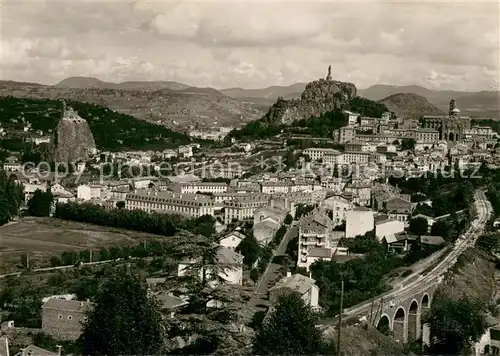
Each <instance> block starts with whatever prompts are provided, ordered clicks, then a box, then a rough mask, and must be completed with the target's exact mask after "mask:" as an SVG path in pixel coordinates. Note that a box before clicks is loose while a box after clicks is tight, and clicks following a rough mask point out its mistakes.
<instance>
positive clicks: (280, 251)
mask: <svg viewBox="0 0 500 356" xmlns="http://www.w3.org/2000/svg"><path fill="white" fill-rule="evenodd" d="M298 232H299V225H298V222H297V221H294V222H293V223H292V225H291V226H290V228H289V229H288V231H287V233H286V234H285V237H284V238H283V240H281V243H280V244H279V246H278V248H277V249H276V253H275V255H274V256H275V257H276V256H284V255H285V252H286V248H287V246H288V243H289V242H290V241H291V240H292V239H293V238H294V237H295V236H297V234H298ZM280 267H281V265H280V264H277V263H273V262H271V263H270V264H269V266H268V268H267V270H266V271H265V273H264V275H263V276H262V278H261V279H260V280H259V282H258V284H257V286H256V288H255V293H256V296H255V297H254V298H252V299H251V300H250V305H251V306H252V307H257V308H258V309H260V310H263V309H264V307H261V306H266V307H267V304H268V300H267V292H268V290H269V282H270V281H272V280H273V279H275V278H276V277H277V276H278V270H279V268H280Z"/></svg>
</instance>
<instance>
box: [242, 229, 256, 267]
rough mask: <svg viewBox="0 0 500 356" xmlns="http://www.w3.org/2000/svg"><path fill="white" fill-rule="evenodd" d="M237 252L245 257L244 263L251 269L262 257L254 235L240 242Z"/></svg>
mask: <svg viewBox="0 0 500 356" xmlns="http://www.w3.org/2000/svg"><path fill="white" fill-rule="evenodd" d="M237 251H238V252H239V253H241V254H242V255H243V263H244V264H245V265H246V266H249V267H250V266H252V265H253V264H254V263H255V261H257V259H258V258H259V256H260V245H259V243H258V242H257V239H256V238H255V237H254V236H253V234H251V235H249V236H247V237H245V238H244V239H243V240H242V241H241V242H240V244H239V245H238V248H237Z"/></svg>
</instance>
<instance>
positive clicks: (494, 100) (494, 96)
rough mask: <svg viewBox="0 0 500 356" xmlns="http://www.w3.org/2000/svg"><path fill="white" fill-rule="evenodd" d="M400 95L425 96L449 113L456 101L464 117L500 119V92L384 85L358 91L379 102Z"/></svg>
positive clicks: (361, 94)
mask: <svg viewBox="0 0 500 356" xmlns="http://www.w3.org/2000/svg"><path fill="white" fill-rule="evenodd" d="M399 93H413V94H417V95H420V96H423V97H425V98H426V99H427V100H428V101H429V103H431V104H432V105H434V106H435V107H437V108H438V109H439V110H441V111H443V112H448V105H449V103H450V100H451V99H455V102H456V105H457V107H458V108H459V109H460V110H461V111H462V114H463V115H470V116H488V117H493V118H500V92H498V91H480V92H466V91H453V90H431V89H427V88H424V87H421V86H418V85H408V86H396V85H383V84H377V85H373V86H371V87H369V88H367V89H361V90H358V94H359V95H360V96H363V97H365V98H368V99H371V100H377V101H378V100H383V99H386V98H387V97H389V96H391V95H394V94H399Z"/></svg>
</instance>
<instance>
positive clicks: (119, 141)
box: [0, 97, 191, 150]
mask: <svg viewBox="0 0 500 356" xmlns="http://www.w3.org/2000/svg"><path fill="white" fill-rule="evenodd" d="M66 103H67V105H68V106H71V107H72V108H74V109H75V110H76V111H77V112H78V114H79V116H80V117H82V118H84V119H86V120H87V122H88V123H89V126H90V130H91V131H92V134H93V136H94V139H95V143H96V145H97V147H98V148H100V149H102V150H118V149H162V148H167V147H176V146H178V145H181V144H187V143H190V142H191V138H190V137H188V136H186V135H184V134H181V133H177V132H173V131H172V130H170V129H168V128H166V127H164V126H160V125H155V124H152V123H149V122H146V121H143V120H138V119H136V118H135V117H133V116H130V115H125V114H121V113H117V112H115V111H113V110H110V109H108V108H106V107H103V106H98V105H92V104H87V103H81V102H76V101H67V102H66ZM62 109H63V104H62V101H56V100H43V99H20V98H14V97H0V123H1V124H2V127H3V128H6V129H7V131H8V132H10V133H11V134H10V135H11V136H12V137H6V138H13V137H15V133H13V132H16V130H20V131H22V128H23V127H24V122H29V123H31V127H32V130H34V131H37V130H42V131H43V132H44V133H45V134H47V132H49V130H54V129H55V127H56V126H57V123H58V121H59V119H60V118H61V116H62Z"/></svg>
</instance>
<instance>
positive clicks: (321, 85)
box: [265, 76, 357, 124]
mask: <svg viewBox="0 0 500 356" xmlns="http://www.w3.org/2000/svg"><path fill="white" fill-rule="evenodd" d="M356 95H357V90H356V86H355V85H354V84H352V83H345V82H339V81H335V80H331V79H330V78H329V76H328V77H327V79H319V80H315V81H313V82H311V83H309V84H307V85H306V88H305V89H304V91H303V92H302V95H301V97H300V99H291V100H285V99H283V98H278V100H277V102H276V103H275V104H274V105H273V106H272V107H271V108H270V109H269V111H268V113H267V114H266V118H265V121H267V122H273V123H277V124H278V123H279V124H290V123H291V122H293V121H296V120H301V119H308V118H310V117H312V116H319V115H320V114H321V113H324V112H328V111H332V110H334V109H336V108H342V107H344V106H345V105H347V103H348V102H349V100H350V99H352V98H354V97H355V96H356Z"/></svg>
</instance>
